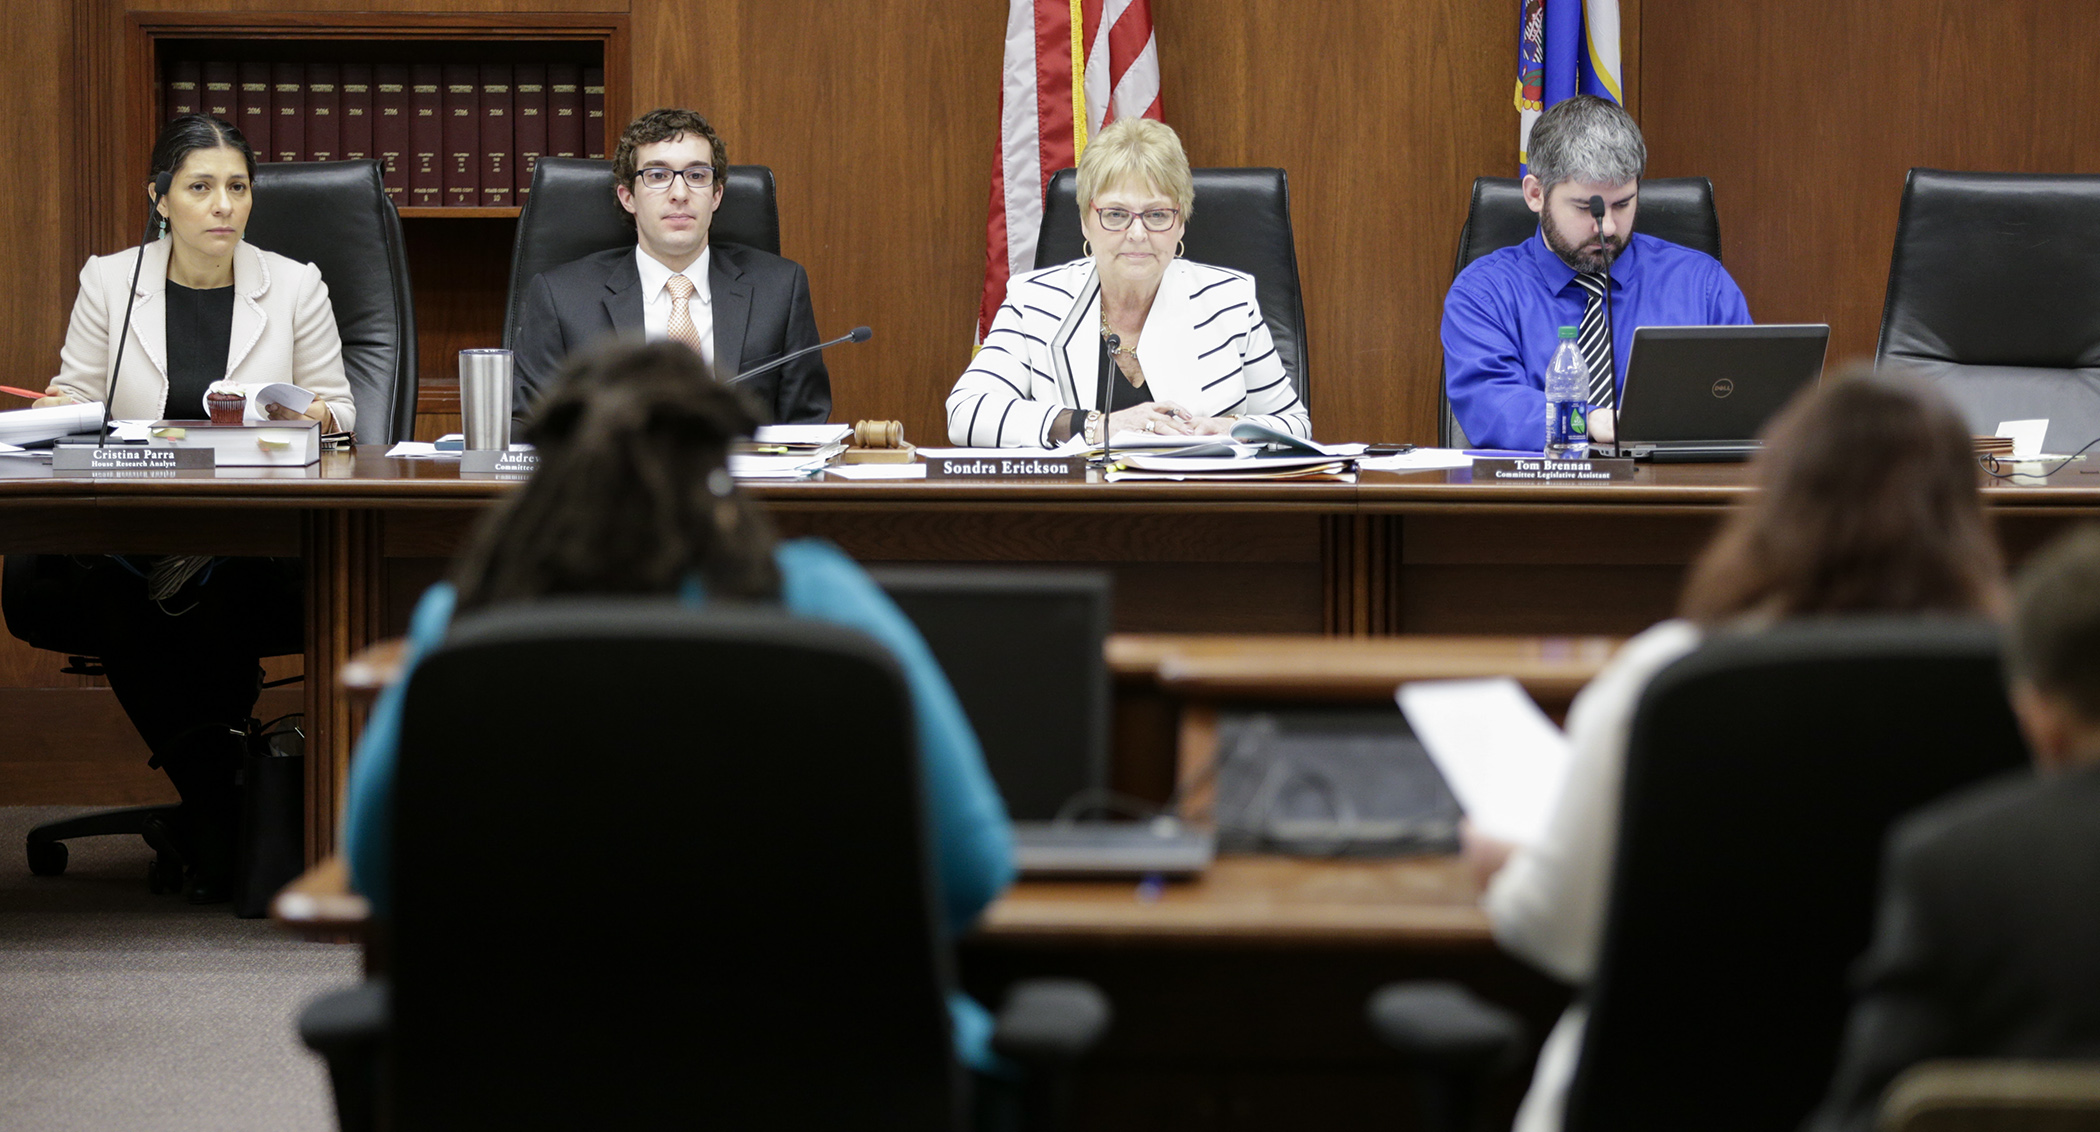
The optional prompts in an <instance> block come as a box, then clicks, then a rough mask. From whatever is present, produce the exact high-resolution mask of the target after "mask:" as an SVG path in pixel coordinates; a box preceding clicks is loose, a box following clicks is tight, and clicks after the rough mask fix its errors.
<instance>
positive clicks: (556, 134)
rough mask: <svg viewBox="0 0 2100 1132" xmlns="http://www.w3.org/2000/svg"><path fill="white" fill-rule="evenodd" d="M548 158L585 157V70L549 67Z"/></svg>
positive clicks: (571, 65) (569, 66)
mask: <svg viewBox="0 0 2100 1132" xmlns="http://www.w3.org/2000/svg"><path fill="white" fill-rule="evenodd" d="M547 156H549V157H582V156H583V68H582V67H579V66H577V65H576V64H574V63H549V64H547Z"/></svg>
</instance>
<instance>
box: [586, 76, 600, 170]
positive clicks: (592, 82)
mask: <svg viewBox="0 0 2100 1132" xmlns="http://www.w3.org/2000/svg"><path fill="white" fill-rule="evenodd" d="M583 152H585V153H587V154H589V155H590V156H592V157H604V156H605V68H603V67H585V68H584V69H583Z"/></svg>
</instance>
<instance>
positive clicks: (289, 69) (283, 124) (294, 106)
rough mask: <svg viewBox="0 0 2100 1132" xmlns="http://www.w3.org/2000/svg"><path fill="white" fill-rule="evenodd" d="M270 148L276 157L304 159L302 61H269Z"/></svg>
mask: <svg viewBox="0 0 2100 1132" xmlns="http://www.w3.org/2000/svg"><path fill="white" fill-rule="evenodd" d="M270 105H271V106H272V107H274V108H275V110H276V112H275V113H274V114H272V115H270V152H272V153H274V154H276V155H277V160H279V161H304V160H306V64H304V63H272V64H270Z"/></svg>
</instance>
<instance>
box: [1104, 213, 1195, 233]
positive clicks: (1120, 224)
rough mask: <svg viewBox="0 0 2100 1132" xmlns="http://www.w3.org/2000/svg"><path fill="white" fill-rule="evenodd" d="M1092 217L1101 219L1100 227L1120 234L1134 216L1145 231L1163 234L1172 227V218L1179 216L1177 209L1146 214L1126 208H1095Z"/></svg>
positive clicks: (1128, 225)
mask: <svg viewBox="0 0 2100 1132" xmlns="http://www.w3.org/2000/svg"><path fill="white" fill-rule="evenodd" d="M1094 215H1095V216H1097V217H1100V218H1101V226H1102V227H1103V228H1106V229H1108V230H1109V231H1111V232H1121V231H1122V230H1123V229H1125V228H1128V227H1130V218H1131V217H1133V216H1135V217H1137V218H1139V219H1140V220H1143V221H1144V222H1145V231H1147V232H1164V231H1166V230H1167V229H1169V228H1172V227H1173V226H1174V218H1175V217H1177V216H1180V215H1181V210H1180V209H1178V208H1155V209H1151V210H1149V211H1146V212H1132V211H1130V210H1129V209H1127V208H1097V209H1095V210H1094Z"/></svg>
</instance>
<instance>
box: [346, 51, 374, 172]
mask: <svg viewBox="0 0 2100 1132" xmlns="http://www.w3.org/2000/svg"><path fill="white" fill-rule="evenodd" d="M342 122H343V125H342V130H343V160H345V161H363V160H365V159H367V158H369V157H371V156H373V153H372V64H370V63H345V64H343V87H342Z"/></svg>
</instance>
